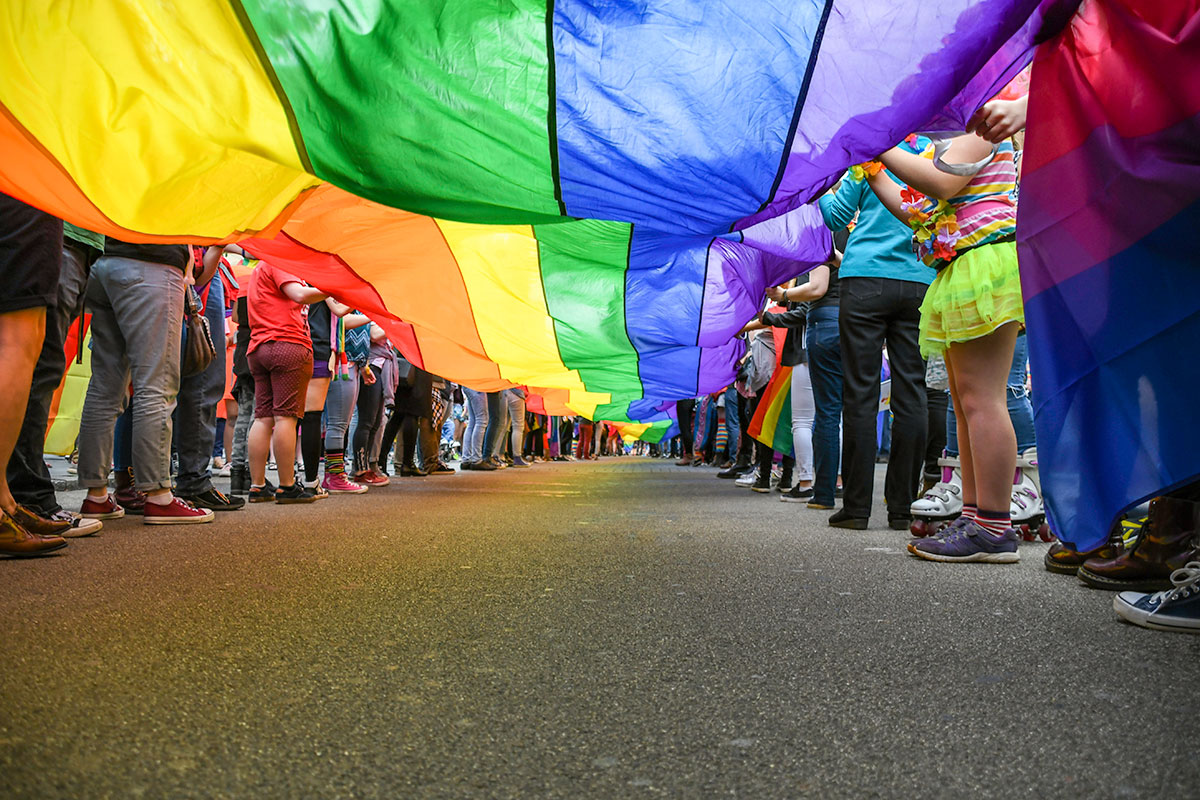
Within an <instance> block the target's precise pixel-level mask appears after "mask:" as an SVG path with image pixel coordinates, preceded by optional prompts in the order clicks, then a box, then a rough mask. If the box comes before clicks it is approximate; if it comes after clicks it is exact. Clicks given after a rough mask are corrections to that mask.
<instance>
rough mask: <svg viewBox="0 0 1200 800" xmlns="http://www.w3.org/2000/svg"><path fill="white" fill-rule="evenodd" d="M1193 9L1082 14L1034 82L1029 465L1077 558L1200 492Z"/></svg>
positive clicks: (1197, 35)
mask: <svg viewBox="0 0 1200 800" xmlns="http://www.w3.org/2000/svg"><path fill="white" fill-rule="evenodd" d="M1198 10H1200V4H1198V3H1197V2H1196V0H1186V1H1184V2H1175V3H1136V2H1132V0H1085V2H1084V3H1083V4H1082V5H1081V6H1080V8H1079V13H1078V15H1077V16H1076V17H1075V18H1074V19H1072V20H1071V22H1070V24H1069V26H1068V27H1067V28H1066V29H1065V30H1064V31H1063V32H1062V33H1061V34H1060V35H1059V36H1058V37H1057V38H1056V39H1054V40H1052V41H1050V42H1048V43H1047V44H1046V45H1045V46H1043V47H1042V48H1041V49H1040V50H1039V53H1038V57H1037V59H1036V61H1035V63H1034V65H1033V76H1032V81H1031V91H1030V95H1029V130H1028V137H1027V140H1026V144H1027V149H1026V156H1025V159H1024V164H1023V165H1022V171H1023V179H1022V183H1021V199H1020V209H1019V212H1018V224H1017V236H1018V247H1019V254H1020V258H1021V270H1022V286H1023V289H1024V293H1025V318H1026V321H1027V325H1028V329H1029V349H1030V363H1031V372H1032V375H1033V381H1034V405H1035V421H1036V425H1037V435H1038V454H1039V458H1040V460H1041V465H1040V466H1041V476H1042V488H1043V491H1044V493H1045V495H1046V498H1047V501H1048V508H1049V516H1050V520H1051V524H1052V525H1053V526H1054V528H1055V531H1056V532H1057V533H1058V535H1059V537H1060V538H1062V539H1064V540H1066V541H1068V542H1072V543H1074V544H1075V545H1076V546H1078V547H1079V548H1080V549H1083V550H1087V549H1091V548H1092V547H1095V546H1097V545H1099V544H1101V543H1102V542H1103V541H1104V540H1105V537H1106V536H1107V532H1108V529H1109V527H1110V526H1111V524H1112V521H1113V519H1114V518H1115V517H1116V515H1117V514H1118V513H1119V512H1121V511H1122V510H1124V509H1125V508H1127V507H1129V506H1131V505H1133V504H1135V503H1137V502H1140V501H1141V500H1143V499H1146V498H1148V497H1152V496H1154V495H1156V494H1159V493H1161V492H1163V491H1164V490H1167V489H1171V488H1173V487H1178V486H1181V485H1184V484H1187V483H1191V482H1193V481H1195V480H1196V479H1197V477H1200V426H1198V425H1196V423H1195V420H1196V400H1195V398H1196V397H1197V395H1198V394H1200V392H1198V390H1200V372H1198V371H1197V370H1196V368H1195V365H1194V360H1195V359H1194V353H1195V351H1196V345H1197V342H1200V305H1198V304H1197V298H1200V264H1198V263H1197V256H1196V252H1195V247H1194V245H1193V242H1194V240H1195V234H1196V231H1198V230H1200V81H1197V80H1196V77H1197V76H1198V75H1200V26H1198V25H1197V21H1198V19H1200V15H1198V14H1197V11H1198ZM1134 87H1136V91H1135V90H1133V88H1134Z"/></svg>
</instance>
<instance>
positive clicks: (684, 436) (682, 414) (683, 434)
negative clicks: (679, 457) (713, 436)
mask: <svg viewBox="0 0 1200 800" xmlns="http://www.w3.org/2000/svg"><path fill="white" fill-rule="evenodd" d="M695 411H696V398H694V397H689V398H687V399H684V400H676V401H675V415H676V417H678V419H679V441H680V444H682V445H683V460H684V461H691V459H692V456H693V447H694V445H695V442H694V441H693V439H694V435H693V431H692V417H693V415H694V414H695Z"/></svg>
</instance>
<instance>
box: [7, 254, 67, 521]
mask: <svg viewBox="0 0 1200 800" xmlns="http://www.w3.org/2000/svg"><path fill="white" fill-rule="evenodd" d="M86 288H87V254H86V253H85V252H84V251H83V250H82V249H81V248H80V247H79V246H78V245H76V244H75V243H73V242H70V241H65V242H64V243H63V250H62V271H61V272H60V274H59V283H58V298H57V305H56V306H55V307H54V308H51V309H48V310H47V311H46V324H45V329H46V335H45V339H44V341H43V343H42V349H41V352H40V353H39V355H38V358H37V364H36V366H35V367H34V370H33V380H32V382H31V383H30V387H29V401H28V403H27V404H26V407H25V419H24V421H23V422H22V423H21V432H20V434H19V435H18V437H17V444H16V446H15V448H14V449H13V454H12V457H11V458H9V460H8V470H7V472H8V487H9V490H10V491H11V492H12V494H13V497H14V498H15V499H16V501H17V502H18V503H20V504H21V505H23V506H25V507H26V508H29V509H30V510H32V511H34V512H35V513H38V514H41V515H42V516H50V515H52V514H55V513H57V512H59V511H61V510H62V507H61V506H60V505H59V504H58V500H57V498H56V496H55V493H54V482H53V481H52V480H51V479H50V472H49V470H47V469H46V462H45V460H44V457H45V454H44V447H45V442H46V425H47V422H48V421H49V417H50V404H51V401H52V400H53V397H54V390H55V389H56V388H58V384H59V383H60V382H61V381H62V378H63V373H64V372H65V371H66V368H67V363H66V356H65V354H64V353H63V346H64V343H65V341H66V338H67V331H68V329H69V327H70V325H71V321H72V320H74V319H75V318H76V317H78V316H79V311H80V306H81V303H82V300H83V292H84V290H85V289H86Z"/></svg>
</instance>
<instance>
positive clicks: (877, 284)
mask: <svg viewBox="0 0 1200 800" xmlns="http://www.w3.org/2000/svg"><path fill="white" fill-rule="evenodd" d="M883 282H884V280H883V279H881V278H844V279H843V280H842V281H841V306H840V309H839V314H838V334H839V341H840V345H841V352H842V367H843V398H844V405H843V407H842V426H843V435H842V481H843V483H844V485H845V499H844V501H843V504H842V511H843V512H844V516H848V517H852V518H856V519H865V518H868V517H870V516H871V505H872V495H873V493H874V488H875V452H876V439H875V417H876V416H877V415H878V413H879V374H880V369H881V368H882V365H883V342H884V336H885V332H886V330H887V315H886V314H885V313H884V310H883V308H882V305H883V298H882V294H883Z"/></svg>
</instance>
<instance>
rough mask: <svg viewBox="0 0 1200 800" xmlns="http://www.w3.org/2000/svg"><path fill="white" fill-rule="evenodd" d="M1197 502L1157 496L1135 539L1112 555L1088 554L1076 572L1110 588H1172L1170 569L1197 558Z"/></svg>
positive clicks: (1091, 583)
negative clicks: (1127, 547)
mask: <svg viewBox="0 0 1200 800" xmlns="http://www.w3.org/2000/svg"><path fill="white" fill-rule="evenodd" d="M1198 518H1200V504H1197V503H1194V502H1192V501H1191V500H1181V499H1179V498H1176V497H1157V498H1155V499H1154V500H1153V501H1151V503H1150V514H1149V515H1148V516H1147V518H1146V524H1145V525H1144V526H1143V527H1142V531H1141V533H1140V534H1139V535H1138V538H1137V541H1136V542H1134V543H1133V546H1131V547H1130V548H1129V549H1128V550H1126V551H1125V552H1124V553H1122V554H1120V555H1119V556H1116V557H1115V558H1089V559H1088V560H1087V561H1085V562H1084V563H1083V565H1082V566H1081V567H1080V568H1079V571H1078V572H1077V573H1076V575H1078V576H1079V579H1080V580H1082V581H1083V582H1084V583H1086V584H1087V585H1088V586H1092V587H1095V588H1097V589H1109V590H1111V591H1132V592H1161V591H1165V590H1167V589H1170V588H1171V573H1172V572H1174V571H1175V570H1177V569H1179V568H1180V567H1182V566H1183V565H1185V564H1187V563H1188V562H1189V561H1195V560H1197V559H1200V542H1197V536H1196V527H1197V525H1196V523H1197V519H1198Z"/></svg>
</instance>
